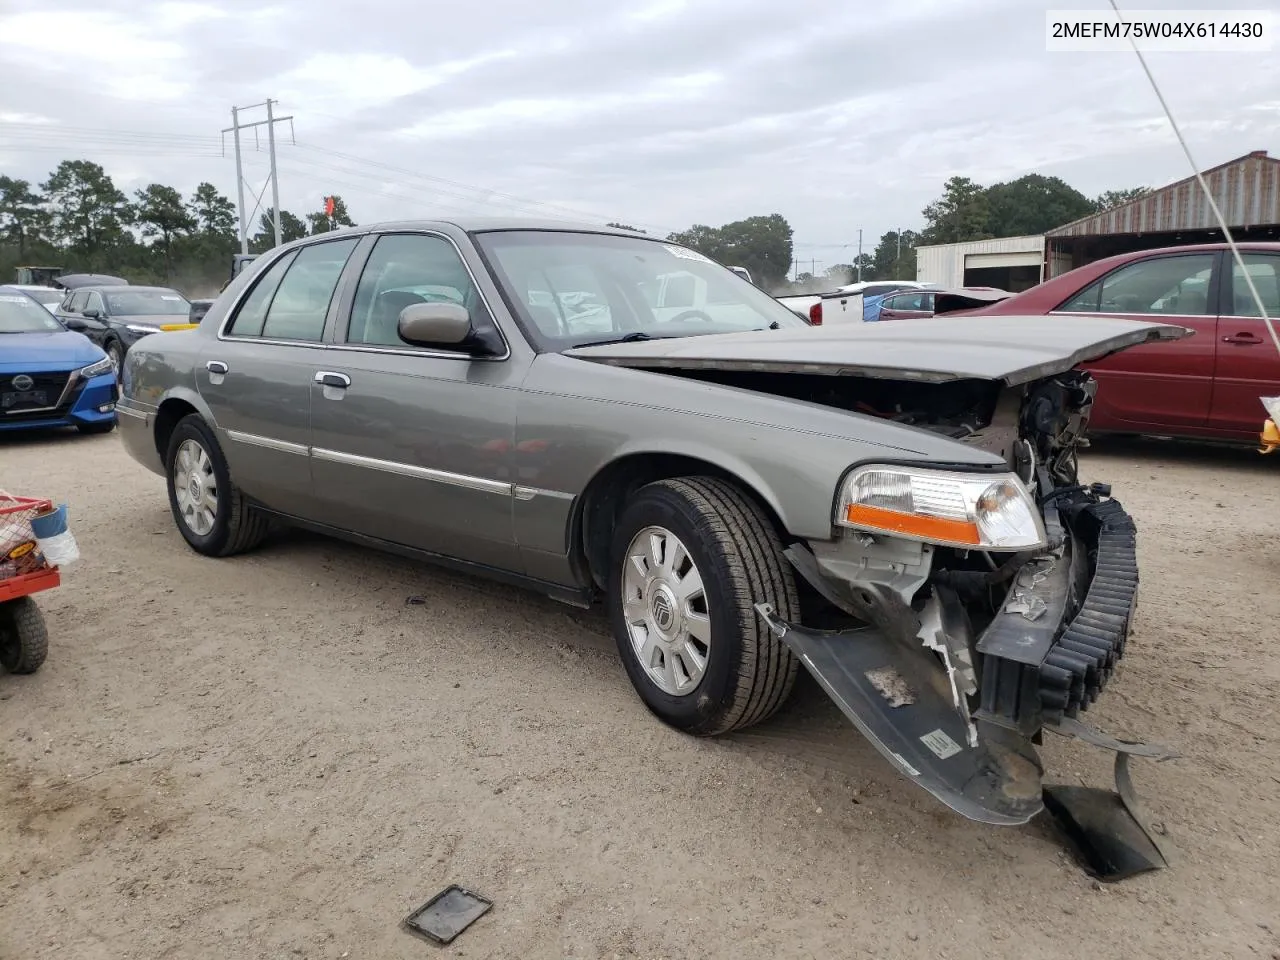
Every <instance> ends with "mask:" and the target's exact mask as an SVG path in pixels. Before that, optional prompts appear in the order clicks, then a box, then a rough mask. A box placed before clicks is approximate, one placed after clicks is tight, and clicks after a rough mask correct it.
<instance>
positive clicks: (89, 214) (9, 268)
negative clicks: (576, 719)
mask: <svg viewBox="0 0 1280 960" xmlns="http://www.w3.org/2000/svg"><path fill="white" fill-rule="evenodd" d="M1147 192H1148V191H1147V188H1145V187H1137V188H1133V189H1128V190H1113V191H1108V192H1107V193H1104V194H1102V195H1101V196H1098V197H1094V198H1089V197H1086V196H1085V195H1084V194H1083V193H1081V192H1080V191H1078V190H1076V189H1075V188H1074V187H1072V186H1070V185H1069V184H1067V183H1066V182H1065V181H1063V180H1061V179H1059V178H1058V177H1046V176H1042V175H1041V174H1035V173H1032V174H1027V175H1026V176H1024V177H1019V178H1018V179H1016V180H1011V181H1008V182H1002V183H995V184H991V185H990V186H983V185H981V184H979V183H976V182H974V181H973V180H971V179H969V178H968V177H952V178H951V179H949V180H948V181H947V182H946V183H945V184H944V186H943V192H942V195H941V196H940V197H938V198H937V199H936V200H934V201H933V202H932V203H930V204H928V205H927V206H926V207H925V208H924V209H923V210H922V211H921V212H922V214H923V217H924V227H923V229H922V230H920V231H918V232H917V231H914V230H902V231H898V230H889V231H886V232H885V233H884V234H882V235H881V236H880V239H879V240H878V241H877V242H876V244H875V246H874V247H873V248H872V249H871V251H870V252H868V253H863V254H861V255H860V256H859V257H855V258H853V259H852V261H851V262H849V263H837V264H834V265H832V266H829V267H828V268H827V269H826V270H825V271H823V272H822V273H820V274H818V275H816V276H815V275H814V274H813V273H804V272H799V271H797V275H796V278H795V280H791V279H789V278H790V276H791V273H792V269H793V266H794V265H795V261H794V260H793V257H794V256H795V243H794V236H793V231H792V228H791V224H790V223H788V222H787V219H786V218H785V217H784V216H783V215H782V214H780V213H771V214H766V215H758V216H751V217H746V218H744V219H742V220H735V221H734V222H732V223H726V224H723V225H721V226H718V227H712V226H708V225H706V224H694V225H693V226H691V227H689V228H688V229H687V230H681V231H677V232H675V233H671V234H669V235H668V237H667V239H669V240H671V241H672V242H675V243H681V244H684V245H686V246H689V247H692V248H693V249H695V250H697V251H699V252H700V253H703V254H705V255H706V256H708V257H710V258H711V259H713V260H716V261H717V262H719V263H722V264H725V265H726V266H741V267H746V268H747V269H748V270H750V271H751V275H752V277H753V278H754V279H755V281H756V282H757V283H758V284H759V285H760V286H762V287H763V288H764V289H766V290H769V291H770V292H772V293H777V294H781V293H800V292H814V291H818V290H829V289H831V288H832V287H834V286H838V285H841V284H846V283H850V282H852V281H853V280H854V279H855V278H857V277H858V275H859V268H861V278H862V279H863V280H914V279H915V276H916V247H917V246H918V245H921V244H934V243H957V242H961V241H967V240H983V239H989V238H995V237H1012V236H1022V235H1025V234H1038V233H1044V232H1045V231H1047V230H1051V229H1053V228H1054V227H1057V226H1061V225H1062V224H1064V223H1069V222H1071V221H1072V220H1076V219H1079V218H1080V217H1084V216H1087V215H1089V214H1091V213H1096V212H1098V211H1101V210H1107V209H1110V208H1112V207H1115V206H1118V205H1120V204H1122V203H1125V202H1127V201H1129V200H1132V199H1134V198H1136V197H1139V196H1142V195H1143V194H1145V193H1147ZM331 200H332V209H330V208H329V207H328V205H325V206H322V207H321V209H319V210H317V211H314V212H311V213H307V214H305V215H303V216H298V215H297V214H295V213H292V212H290V211H288V210H282V211H281V212H280V223H281V239H282V241H283V242H286V243H287V242H289V241H290V240H296V239H298V238H300V237H304V236H308V235H311V234H317V233H324V232H326V231H329V230H333V229H336V228H338V227H346V226H355V222H354V221H353V220H352V219H351V216H350V213H349V212H348V210H347V205H346V203H345V202H344V201H343V199H342V197H340V196H336V195H335V196H333V197H332V198H331ZM272 220H273V216H272V211H271V209H269V208H268V209H267V210H266V211H264V212H263V213H262V215H261V217H260V218H259V220H258V223H257V224H256V225H255V226H256V230H255V232H254V234H253V235H252V236H251V237H250V241H249V248H250V250H251V251H253V252H255V253H260V252H262V251H264V250H268V249H270V248H271V247H272V246H273V245H274V243H275V235H274V230H273V226H272ZM609 225H610V226H613V227H619V228H623V229H628V230H637V229H638V228H636V227H632V226H629V225H627V224H624V223H618V222H613V223H610V224H609ZM237 226H238V224H237V221H236V208H235V205H234V204H233V203H232V202H231V200H230V199H229V198H228V197H226V196H224V195H223V194H221V193H220V192H219V191H218V189H217V188H216V187H215V186H214V185H213V184H211V183H201V184H199V185H198V186H197V187H196V188H195V190H194V191H193V192H192V193H191V195H190V196H188V197H184V196H183V195H182V193H181V192H180V191H179V190H178V189H177V188H175V187H172V186H168V185H166V184H162V183H152V184H149V185H148V186H146V187H144V188H142V189H140V190H137V191H135V192H134V194H133V195H132V196H129V195H126V194H125V193H124V191H122V190H120V189H119V188H118V187H117V186H116V185H115V183H114V181H113V180H112V179H111V177H110V175H108V174H107V172H106V171H105V170H104V169H103V168H102V167H101V166H99V165H98V164H96V163H93V162H92V161H89V160H64V161H62V162H61V163H59V164H58V166H57V167H56V168H55V169H54V170H53V171H52V172H51V173H50V174H49V176H48V178H47V179H46V180H45V181H44V182H42V183H39V184H36V185H33V184H31V183H30V182H29V181H26V180H20V179H15V178H13V177H8V176H4V175H0V283H4V282H7V281H9V280H10V279H11V278H12V277H13V276H14V272H13V271H14V267H15V266H19V265H40V266H62V267H64V268H66V269H68V270H73V271H88V272H100V273H112V274H120V275H123V276H125V277H127V278H128V279H129V280H130V282H133V283H162V284H167V285H173V286H176V287H178V288H179V289H181V290H183V291H184V292H185V293H187V294H188V295H189V296H202V295H210V294H211V293H213V292H216V291H217V290H218V289H219V288H221V286H222V284H223V283H224V282H225V281H226V279H227V278H228V276H229V273H230V259H231V255H232V254H233V253H234V252H236V251H237V250H238V249H239V248H238V241H237V236H238V234H237ZM638 232H644V231H642V230H638Z"/></svg>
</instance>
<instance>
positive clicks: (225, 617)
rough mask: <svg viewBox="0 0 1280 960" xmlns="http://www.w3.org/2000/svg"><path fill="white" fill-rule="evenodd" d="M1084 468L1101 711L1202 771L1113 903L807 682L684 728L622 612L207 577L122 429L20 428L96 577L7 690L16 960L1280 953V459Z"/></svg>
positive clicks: (1148, 775) (1109, 457)
mask: <svg viewBox="0 0 1280 960" xmlns="http://www.w3.org/2000/svg"><path fill="white" fill-rule="evenodd" d="M1084 469H1085V472H1086V473H1087V475H1088V479H1102V480H1106V481H1109V482H1111V483H1113V484H1114V487H1115V494H1116V496H1117V498H1119V499H1120V500H1122V501H1123V502H1124V503H1125V505H1126V506H1127V507H1128V508H1129V509H1130V510H1131V511H1132V512H1133V513H1134V515H1135V516H1136V517H1137V520H1138V523H1139V538H1140V550H1141V556H1140V560H1141V563H1142V573H1143V593H1142V606H1141V613H1140V618H1139V632H1138V634H1137V635H1136V636H1135V639H1134V641H1133V643H1132V644H1131V645H1130V648H1129V649H1130V651H1131V652H1130V654H1129V656H1128V657H1126V659H1125V662H1124V664H1123V666H1122V668H1121V672H1120V674H1119V676H1118V677H1117V678H1116V680H1115V681H1113V684H1112V685H1111V686H1110V687H1109V688H1108V691H1107V694H1106V695H1105V696H1104V697H1103V699H1102V700H1101V701H1100V702H1099V703H1098V704H1097V705H1096V707H1095V708H1094V710H1092V711H1090V716H1089V717H1088V719H1091V720H1093V721H1094V722H1096V723H1098V724H1100V725H1102V726H1103V727H1104V728H1105V729H1107V730H1109V731H1111V732H1114V733H1116V734H1118V735H1133V736H1140V737H1146V738H1149V739H1154V740H1160V741H1163V742H1166V743H1169V744H1171V745H1173V746H1175V747H1176V748H1178V749H1180V750H1181V751H1183V753H1184V758H1183V759H1181V760H1178V761H1174V762H1172V763H1167V764H1162V765H1158V766H1157V765H1154V764H1151V763H1149V762H1146V761H1138V762H1137V764H1136V765H1135V778H1136V780H1137V782H1138V788H1139V790H1140V791H1141V793H1142V794H1143V796H1144V798H1145V800H1146V803H1147V806H1148V809H1149V811H1150V814H1151V816H1152V818H1153V819H1154V820H1156V821H1159V822H1161V823H1163V824H1164V825H1165V826H1166V827H1167V830H1168V834H1169V840H1170V845H1171V847H1172V851H1173V853H1174V855H1175V856H1176V858H1177V860H1176V863H1175V865H1174V867H1173V869H1171V870H1167V871H1163V872H1160V873H1155V874H1148V875H1145V876H1142V877H1139V878H1136V879H1133V880H1130V881H1127V882H1126V883H1123V884H1118V885H1113V886H1106V887H1100V886H1095V885H1093V884H1092V883H1091V881H1090V880H1089V879H1088V878H1087V877H1086V876H1085V875H1084V874H1083V873H1082V872H1081V871H1080V870H1079V869H1078V868H1077V867H1076V866H1075V864H1074V863H1073V862H1072V859H1071V858H1070V856H1069V855H1067V854H1066V853H1064V852H1063V848H1062V847H1061V845H1060V843H1059V841H1058V840H1057V838H1056V836H1055V833H1054V831H1053V829H1052V826H1051V825H1050V824H1048V823H1043V822H1037V823H1034V824H1032V825H1030V826H1028V827H1026V828H1020V829H995V828H984V827H981V826H978V825H976V824H971V823H968V822H966V821H964V820H962V819H960V818H959V817H956V816H953V815H951V814H949V813H948V812H947V811H946V810H945V809H944V808H942V807H941V806H940V805H938V804H937V803H935V802H933V801H932V800H931V799H930V798H929V797H927V796H926V795H925V794H924V793H923V792H922V791H919V790H918V789H916V788H914V787H912V786H911V785H910V784H908V783H906V782H905V781H903V780H902V779H901V778H899V777H898V776H897V775H896V774H894V773H893V772H892V771H891V770H890V768H889V767H888V766H887V765H886V764H885V763H884V762H882V761H881V760H880V758H879V756H878V755H877V754H875V752H874V751H873V750H872V749H871V748H870V747H869V746H868V745H867V744H866V743H864V742H863V741H862V740H861V739H860V738H859V736H858V735H857V733H856V732H855V731H854V730H853V729H852V727H851V726H849V725H848V724H847V723H846V722H845V721H844V719H843V718H842V717H841V716H840V715H839V714H838V713H837V711H836V710H835V708H834V707H832V706H830V705H828V704H827V703H826V702H825V700H824V698H823V697H822V695H821V693H820V692H819V691H818V690H817V688H816V686H815V685H813V684H812V683H811V682H802V683H801V685H800V687H799V689H798V690H797V695H796V698H795V699H794V700H793V702H792V705H791V706H790V707H789V708H787V709H786V710H785V711H784V712H783V713H782V714H781V715H780V716H779V717H777V718H775V719H774V720H773V721H771V722H770V723H768V724H767V725H765V726H763V727H760V728H756V729H754V730H752V731H750V732H748V733H745V734H742V735H738V736H734V737H731V738H729V739H727V740H717V741H700V740H694V739H691V738H687V737H684V736H682V735H680V734H678V733H675V732H673V731H670V730H668V729H666V728H665V727H663V726H662V725H660V724H659V723H658V722H657V721H656V720H654V719H652V718H651V717H650V716H649V715H648V714H647V713H646V711H645V710H644V708H643V706H642V705H641V703H640V701H639V699H638V698H637V697H636V696H635V695H634V694H633V692H632V690H631V688H630V686H629V684H628V682H627V679H626V676H625V674H624V673H623V670H622V668H621V665H620V664H619V662H618V660H617V657H616V654H615V652H614V650H613V647H612V641H611V640H610V639H609V637H608V635H607V632H606V629H605V625H604V621H603V618H602V617H601V616H599V615H597V614H593V613H582V612H577V611H574V610H572V609H570V608H567V607H562V606H559V605H557V604H555V603H553V602H552V601H549V600H544V599H542V598H540V597H537V596H534V595H526V594H523V593H520V592H517V591H513V590H510V589H507V588H504V587H497V586H492V585H490V584H488V583H485V582H480V581H476V580H470V579H467V578H464V577H459V576H455V575H452V574H446V573H441V572H439V571H436V570H434V569H432V568H427V567H422V566H419V565H415V564H413V563H409V562H405V561H401V560H398V559H395V558H388V557H384V556H381V555H378V554H373V553H370V552H368V551H364V550H359V549H353V548H349V547H347V546H345V545H342V544H338V543H335V542H332V541H327V540H323V539H320V538H315V537H311V536H303V535H294V536H289V537H287V538H285V539H282V540H279V541H278V542H274V543H272V544H270V545H268V546H267V547H265V548H264V549H262V550H260V551H259V552H257V553H255V554H253V555H250V556H245V557H241V558H237V559H233V560H224V561H214V560H207V559H203V558H201V557H199V556H197V555H196V554H195V553H193V552H192V551H191V550H189V549H188V548H187V547H186V545H185V544H184V543H183V542H182V540H181V538H180V537H179V535H178V533H177V531H176V530H175V529H174V526H173V523H172V520H171V519H170V516H169V510H168V506H167V502H166V499H165V494H164V488H163V484H162V481H160V479H159V478H157V477H155V476H154V475H152V474H149V473H147V472H146V471H145V470H143V469H142V468H141V467H139V466H137V465H136V464H134V463H133V461H131V460H130V459H128V457H127V456H126V455H125V454H124V452H123V450H122V449H121V447H120V444H119V441H118V439H117V438H116V437H115V436H114V435H112V436H107V437H100V438H82V437H79V436H76V435H74V434H71V435H67V436H44V437H39V438H30V439H22V440H17V441H14V440H11V439H10V440H2V439H0V487H4V488H7V489H9V490H12V491H15V492H23V493H29V494H40V495H48V496H52V497H56V498H62V499H65V500H66V501H67V502H68V503H69V505H70V508H71V511H72V521H73V524H74V526H73V529H74V532H75V534H76V536H77V539H78V540H79V542H80V546H81V550H82V553H83V555H84V559H83V560H82V561H81V562H80V563H79V564H77V565H76V566H74V567H72V568H70V569H69V570H68V571H67V574H66V577H65V580H64V586H63V587H62V588H61V589H59V590H56V591H52V592H50V593H47V594H44V595H43V596H42V599H41V606H42V609H43V610H44V611H45V615H46V617H47V619H48V621H49V626H50V632H51V637H52V643H51V651H50V655H49V661H48V662H47V664H46V665H45V667H44V668H43V669H42V670H41V671H40V672H39V673H38V674H36V675H35V676H32V677H11V676H0V724H3V729H4V739H3V741H2V743H3V746H2V747H0V761H2V762H3V766H2V767H0V881H2V883H0V901H2V902H0V957H4V958H15V960H27V958H36V957H51V956H57V957H71V958H104V960H106V958H111V960H120V958H126V957H137V958H148V960H153V958H170V957H200V958H206V957H207V958H219V960H222V958H227V957H235V958H237V960H249V958H256V957H271V958H285V957H313V958H342V957H349V958H352V960H365V958H377V960H383V958H388V960H393V958H418V957H430V956H433V955H436V954H437V953H443V954H444V955H448V956H470V957H513V958H515V957H520V958H530V957H583V958H586V957H646V958H650V957H670V958H686V957H733V958H735V960H738V958H751V957H769V958H774V957H778V956H785V957H824V958H826V957H852V956H874V957H947V958H952V960H961V958H971V957H972V958H983V960H987V958H992V957H997V958H998V957H1009V958H1018V960H1027V958H1038V957H1055V958H1056V957H1065V956H1088V957H1091V958H1110V957H1117V958H1119V957H1134V956H1143V957H1147V956H1150V957H1157V956H1158V957H1161V958H1163V960H1174V958H1183V957H1186V958H1192V957H1194V958H1197V960H1201V958H1209V957H1232V958H1235V957H1262V958H1264V960H1266V958H1272V957H1280V884H1278V882H1277V880H1278V878H1280V826H1278V825H1277V823H1278V821H1280V709H1278V708H1277V703H1278V702H1280V658H1278V656H1277V652H1276V651H1277V641H1278V640H1280V627H1278V626H1277V623H1278V622H1280V590H1278V589H1277V584H1278V583H1280V477H1278V475H1277V472H1276V471H1277V469H1280V464H1277V463H1275V462H1273V461H1272V460H1271V459H1268V458H1262V457H1258V456H1257V455H1255V454H1251V453H1249V452H1248V451H1240V452H1232V451H1226V452H1224V451H1217V450H1211V449H1210V450H1206V449H1197V448H1191V447H1184V446H1180V445H1174V444H1161V443H1158V442H1147V443H1136V442H1127V443H1125V444H1120V443H1115V442H1113V443H1108V444H1106V445H1105V446H1104V445H1098V447H1097V448H1096V449H1095V450H1094V451H1092V452H1091V453H1090V454H1089V456H1088V458H1087V459H1086V461H1085V464H1084ZM409 597H418V598H420V599H421V602H420V603H415V604H407V603H406V598H409ZM1045 755H1046V761H1047V763H1048V765H1049V769H1050V771H1051V772H1052V773H1055V774H1057V775H1058V776H1059V777H1061V778H1064V779H1070V778H1074V777H1076V776H1083V777H1085V778H1086V779H1087V780H1088V781H1089V782H1090V783H1095V784H1103V783H1107V782H1109V781H1108V776H1109V770H1108V767H1109V757H1108V755H1106V754H1104V753H1102V752H1101V751H1097V750H1093V749H1088V748H1078V747H1077V746H1075V745H1069V744H1064V743H1062V742H1060V741H1055V742H1051V743H1049V744H1048V745H1047V746H1046V749H1045ZM454 882H457V883H461V884H464V885H467V886H470V887H473V888H474V889H476V890H477V891H479V892H481V893H484V894H485V895H487V896H489V897H491V898H492V899H493V900H494V901H495V903H496V906H495V908H494V910H493V911H492V912H491V913H490V914H489V915H488V916H486V917H484V918H483V919H482V920H480V921H479V922H478V923H477V924H476V925H475V926H473V927H472V928H471V929H470V930H468V931H467V932H466V933H464V934H463V935H462V936H461V937H459V938H458V940H456V941H455V942H454V944H453V945H452V946H450V947H447V948H436V947H433V946H431V945H430V944H426V943H423V942H421V941H419V940H416V939H414V938H412V937H410V936H408V935H407V934H405V933H403V932H402V931H401V930H399V929H398V924H399V921H400V920H401V919H402V918H403V917H404V915H405V914H407V913H408V912H409V911H410V910H411V909H412V908H413V907H415V906H416V905H417V904H419V903H420V902H422V901H423V900H425V899H426V898H427V897H428V896H430V895H432V894H434V893H435V892H436V891H437V890H439V889H440V888H441V887H443V886H445V885H446V884H449V883H454Z"/></svg>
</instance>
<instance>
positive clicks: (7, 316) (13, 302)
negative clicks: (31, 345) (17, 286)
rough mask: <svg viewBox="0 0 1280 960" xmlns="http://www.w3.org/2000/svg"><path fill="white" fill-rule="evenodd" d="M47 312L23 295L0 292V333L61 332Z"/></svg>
mask: <svg viewBox="0 0 1280 960" xmlns="http://www.w3.org/2000/svg"><path fill="white" fill-rule="evenodd" d="M61 329H62V324H60V323H59V322H58V321H57V320H55V319H54V318H53V314H51V313H50V312H49V311H48V310H46V309H45V308H44V307H42V306H41V305H40V304H39V303H37V302H36V301H35V300H32V299H31V298H30V297H28V296H27V295H26V294H23V293H5V292H4V291H0V333H39V332H41V331H54V330H61Z"/></svg>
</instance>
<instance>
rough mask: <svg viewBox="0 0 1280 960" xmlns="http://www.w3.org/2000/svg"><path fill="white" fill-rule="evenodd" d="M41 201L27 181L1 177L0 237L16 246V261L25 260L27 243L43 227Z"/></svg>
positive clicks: (42, 200) (41, 198) (42, 199)
mask: <svg viewBox="0 0 1280 960" xmlns="http://www.w3.org/2000/svg"><path fill="white" fill-rule="evenodd" d="M43 202H44V198H43V197H41V196H40V195H39V194H37V193H36V192H35V191H33V190H32V189H31V184H30V182H28V181H26V180H15V179H13V178H12V177H6V176H0V236H3V237H4V238H5V239H7V240H8V241H9V242H10V243H14V244H16V245H17V247H18V258H19V259H23V258H25V257H26V254H27V244H28V242H29V241H30V240H31V239H32V238H33V237H35V236H36V235H37V234H38V233H39V231H40V228H41V226H42V225H43V221H44V215H43V211H42V210H41V209H40V205H41V204H42V203H43Z"/></svg>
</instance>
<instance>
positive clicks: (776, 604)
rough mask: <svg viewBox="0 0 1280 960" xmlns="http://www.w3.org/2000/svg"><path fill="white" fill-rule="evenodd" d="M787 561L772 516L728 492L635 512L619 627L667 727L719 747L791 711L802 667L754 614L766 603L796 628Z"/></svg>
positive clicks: (692, 485) (666, 499)
mask: <svg viewBox="0 0 1280 960" xmlns="http://www.w3.org/2000/svg"><path fill="white" fill-rule="evenodd" d="M782 550H783V546H782V541H781V540H780V538H779V537H778V534H777V532H776V531H775V530H774V527H773V525H772V524H771V523H770V521H769V519H768V518H767V517H766V516H765V514H764V511H763V510H762V509H761V508H760V507H759V506H758V505H757V504H756V503H755V502H754V501H753V500H751V499H750V498H749V497H747V496H746V495H745V494H743V493H742V492H741V491H740V490H739V489H738V488H737V487H735V486H734V485H732V484H730V483H726V482H725V481H723V480H719V479H715V478H711V477H687V478H681V479H674V480H661V481H658V482H656V483H652V484H649V485H648V486H645V487H642V488H641V489H640V490H639V491H638V492H637V493H636V494H635V496H634V497H633V498H632V500H631V501H630V502H629V503H628V504H627V506H626V507H625V509H624V510H623V512H622V515H621V517H619V519H618V524H617V527H616V530H615V535H614V541H613V549H612V553H611V564H610V583H609V608H610V610H609V612H610V623H611V626H612V628H613V634H614V639H615V641H616V642H617V644H618V652H619V654H620V655H621V657H622V662H623V665H624V667H625V668H626V671H627V675H628V676H629V677H630V679H631V683H632V685H633V686H634V687H635V688H636V692H637V693H638V694H639V695H640V698H641V699H642V700H643V701H644V703H645V706H647V707H648V708H649V710H650V711H651V712H652V713H653V714H654V715H655V716H657V717H658V718H659V719H661V720H662V721H663V722H664V723H666V724H668V725H670V726H672V727H675V728H676V729H678V730H682V731H684V732H686V733H690V734H694V735H696V736H716V735H719V734H724V733H729V732H731V731H733V730H740V729H743V728H745V727H749V726H751V725H753V724H756V723H759V722H760V721H762V720H765V719H766V718H768V717H770V716H772V715H773V714H774V713H775V712H776V711H777V710H778V709H779V708H780V707H781V706H782V705H783V704H784V703H785V702H786V700H787V697H788V696H789V695H790V693H791V690H792V688H793V686H794V685H795V678H796V668H797V660H796V658H795V657H794V656H793V655H792V653H791V651H790V650H789V649H788V648H787V647H786V646H785V645H784V644H783V642H782V641H781V640H779V639H778V638H777V637H776V636H774V635H773V633H772V631H770V630H769V628H768V626H767V625H766V624H765V623H764V621H763V620H761V619H760V617H759V616H758V615H757V613H756V611H755V609H754V605H755V604H756V603H758V602H761V601H763V602H765V603H769V604H771V605H772V606H773V608H774V609H775V610H776V611H777V614H778V616H779V617H781V618H783V619H791V618H794V616H795V613H796V611H797V610H798V608H799V605H798V600H797V596H796V586H795V580H794V578H793V577H792V574H791V569H790V566H789V564H788V562H787V559H786V557H785V556H783V553H782ZM690 584H696V586H694V587H690V586H689V585H690ZM690 597H693V598H694V599H692V600H691V599H690ZM704 640H705V642H704Z"/></svg>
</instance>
